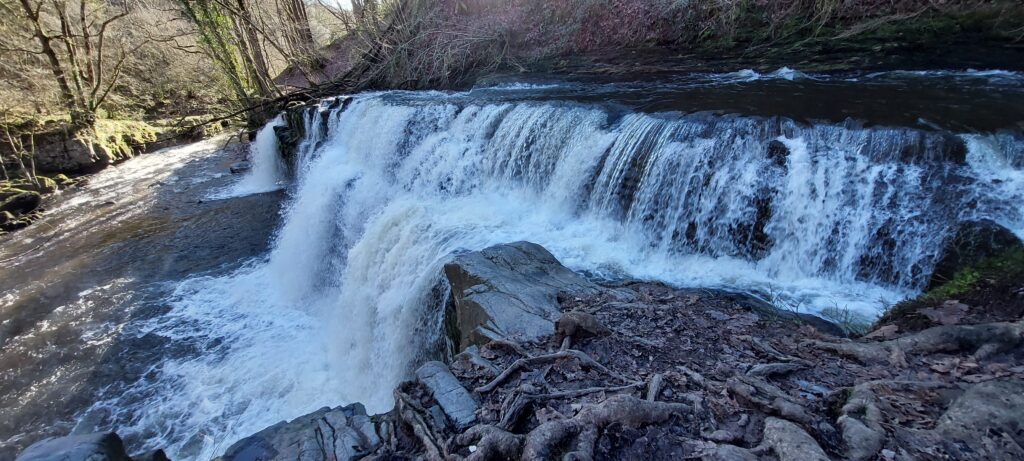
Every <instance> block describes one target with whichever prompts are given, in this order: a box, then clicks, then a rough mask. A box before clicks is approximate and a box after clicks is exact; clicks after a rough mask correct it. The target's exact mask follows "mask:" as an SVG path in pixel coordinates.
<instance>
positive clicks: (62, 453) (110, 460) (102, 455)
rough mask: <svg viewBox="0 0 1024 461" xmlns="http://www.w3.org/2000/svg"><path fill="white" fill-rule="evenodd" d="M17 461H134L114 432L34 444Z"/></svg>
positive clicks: (69, 437)
mask: <svg viewBox="0 0 1024 461" xmlns="http://www.w3.org/2000/svg"><path fill="white" fill-rule="evenodd" d="M16 461H132V459H131V458H130V457H128V454H127V453H125V451H124V443H123V442H122V441H121V437H118V436H117V434H115V433H113V432H108V433H96V434H84V435H69V436H67V437H57V438H51V439H44V440H41V441H39V442H36V443H34V444H32V446H30V447H28V448H26V449H25V451H23V452H22V453H21V455H19V456H18V457H17V458H16Z"/></svg>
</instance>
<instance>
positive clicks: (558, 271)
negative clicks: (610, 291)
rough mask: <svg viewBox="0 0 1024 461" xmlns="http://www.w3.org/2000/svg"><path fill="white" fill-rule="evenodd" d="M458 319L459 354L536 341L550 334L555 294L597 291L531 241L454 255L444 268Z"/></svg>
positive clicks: (555, 310)
mask: <svg viewBox="0 0 1024 461" xmlns="http://www.w3.org/2000/svg"><path fill="white" fill-rule="evenodd" d="M444 273H445V275H446V276H447V278H448V282H449V284H450V286H451V297H452V302H453V303H454V307H455V315H456V317H457V319H456V321H455V322H454V323H455V324H456V325H457V329H458V338H453V339H454V340H457V342H458V344H459V350H460V351H461V350H462V349H465V348H466V347H469V346H470V345H474V344H476V345H483V344H486V343H487V342H489V341H491V340H494V339H516V340H534V339H538V338H541V337H544V336H548V335H551V334H552V333H554V329H555V325H554V322H555V320H557V319H558V317H559V316H560V315H561V311H560V309H559V306H558V299H557V296H558V293H559V292H566V293H573V294H581V295H582V294H593V293H596V292H597V287H596V286H595V285H594V284H592V283H591V282H589V281H587V280H586V279H584V278H583V277H581V276H580V275H579V274H577V273H575V272H573V271H571V270H569V269H567V268H566V267H565V266H563V265H562V264H561V263H559V262H558V260H557V259H555V257H554V256H552V255H551V253H549V252H548V251H547V250H545V249H544V247H542V246H540V245H537V244H535V243H530V242H515V243H508V244H503V245H495V246H492V247H489V248H485V249H483V250H481V251H474V252H468V253H462V254H457V255H455V256H454V257H453V258H452V260H451V262H449V263H448V264H445V266H444Z"/></svg>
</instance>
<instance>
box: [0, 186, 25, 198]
mask: <svg viewBox="0 0 1024 461" xmlns="http://www.w3.org/2000/svg"><path fill="white" fill-rule="evenodd" d="M23 192H28V191H26V190H25V189H19V188H17V187H13V186H11V185H10V184H7V185H5V186H2V187H0V202H3V201H4V200H7V199H8V198H10V197H13V196H15V195H18V194H21V193H23Z"/></svg>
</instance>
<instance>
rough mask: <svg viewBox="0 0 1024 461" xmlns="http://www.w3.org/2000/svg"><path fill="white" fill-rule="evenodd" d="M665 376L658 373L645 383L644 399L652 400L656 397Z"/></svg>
mask: <svg viewBox="0 0 1024 461" xmlns="http://www.w3.org/2000/svg"><path fill="white" fill-rule="evenodd" d="M664 381H665V377H664V376H662V375H661V373H658V374H656V375H654V377H652V378H651V382H650V383H649V384H648V385H647V396H646V397H645V400H647V401H648V402H653V401H655V400H657V399H658V394H660V393H661V386H662V384H664Z"/></svg>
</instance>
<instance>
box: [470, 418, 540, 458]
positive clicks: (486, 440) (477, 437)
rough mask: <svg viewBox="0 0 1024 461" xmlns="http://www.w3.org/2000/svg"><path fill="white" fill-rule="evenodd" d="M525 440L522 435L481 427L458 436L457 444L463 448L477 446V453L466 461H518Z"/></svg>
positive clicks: (485, 426)
mask: <svg viewBox="0 0 1024 461" xmlns="http://www.w3.org/2000/svg"><path fill="white" fill-rule="evenodd" d="M523 439H524V437H523V436H521V435H516V434H513V433H511V432H508V431H506V430H503V429H500V428H497V427H494V426H491V425H479V426H473V427H471V428H469V430H467V431H466V432H463V433H462V434H459V435H458V436H456V437H455V443H457V444H459V445H461V446H476V451H474V452H473V453H470V455H469V456H467V457H466V461H485V460H491V459H516V458H517V457H519V453H520V451H522V446H523Z"/></svg>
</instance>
